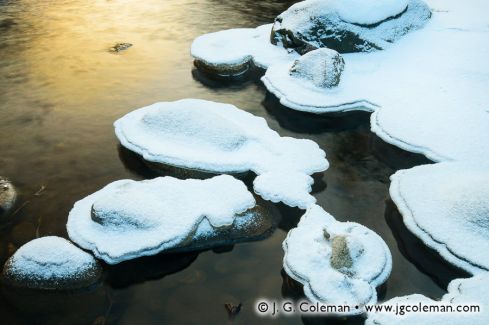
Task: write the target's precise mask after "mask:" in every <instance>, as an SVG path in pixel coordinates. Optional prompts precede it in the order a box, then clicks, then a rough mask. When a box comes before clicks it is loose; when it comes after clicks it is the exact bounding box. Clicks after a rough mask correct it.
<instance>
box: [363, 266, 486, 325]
mask: <svg viewBox="0 0 489 325" xmlns="http://www.w3.org/2000/svg"><path fill="white" fill-rule="evenodd" d="M487 290H489V274H488V273H484V274H481V275H477V276H474V277H472V278H468V279H455V280H453V281H452V282H450V284H449V285H448V293H447V294H445V295H444V296H443V297H442V299H441V301H435V300H433V299H430V298H428V297H425V296H423V295H420V294H413V295H409V296H403V297H396V298H393V299H391V300H388V301H386V302H384V304H385V305H398V306H419V304H420V303H421V304H423V305H427V306H429V305H438V306H439V307H441V306H445V305H447V304H452V305H453V308H455V306H456V305H462V304H465V305H468V304H477V305H480V312H478V313H477V312H476V313H453V312H452V313H450V312H445V313H442V312H440V313H436V314H433V313H422V312H412V313H406V314H405V315H402V316H396V315H395V314H394V313H393V312H392V313H369V314H368V318H367V320H366V321H365V325H390V324H399V325H411V324H416V325H463V324H485V323H486V322H487V319H489V296H488V295H487ZM394 309H395V307H394Z"/></svg>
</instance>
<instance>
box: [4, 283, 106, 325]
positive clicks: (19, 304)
mask: <svg viewBox="0 0 489 325" xmlns="http://www.w3.org/2000/svg"><path fill="white" fill-rule="evenodd" d="M0 300H3V302H2V303H0V306H2V307H5V306H9V307H10V308H9V309H8V310H3V308H1V309H0V311H1V315H2V323H3V324H33V323H35V324H80V325H82V324H104V323H105V322H104V320H105V319H106V317H107V316H108V314H109V313H110V309H111V305H112V299H111V292H110V289H109V288H107V287H105V286H103V285H98V286H96V287H93V288H91V289H87V290H81V291H74V292H70V291H67V292H63V291H55V292H49V291H48V292H46V291H37V290H28V289H14V288H7V287H2V297H1V298H0ZM12 311H14V312H13V313H12ZM111 316H112V317H114V316H115V315H114V313H112V315H111Z"/></svg>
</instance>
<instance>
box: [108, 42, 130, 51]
mask: <svg viewBox="0 0 489 325" xmlns="http://www.w3.org/2000/svg"><path fill="white" fill-rule="evenodd" d="M131 46H132V44H131V43H117V44H115V45H114V46H112V47H111V48H109V51H110V52H115V53H119V52H122V51H125V50H127V49H128V48H130V47H131Z"/></svg>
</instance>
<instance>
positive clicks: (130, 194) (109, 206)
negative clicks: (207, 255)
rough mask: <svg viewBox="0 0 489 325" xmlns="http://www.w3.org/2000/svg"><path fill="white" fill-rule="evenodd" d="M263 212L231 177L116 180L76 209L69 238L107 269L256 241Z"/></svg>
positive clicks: (265, 225)
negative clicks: (163, 254)
mask: <svg viewBox="0 0 489 325" xmlns="http://www.w3.org/2000/svg"><path fill="white" fill-rule="evenodd" d="M273 226H274V224H273V220H272V218H271V216H270V215H269V214H268V212H267V211H266V210H265V209H264V208H263V207H260V206H258V205H257V204H256V201H255V198H254V197H253V195H252V194H251V193H250V192H249V191H248V189H247V188H246V185H245V184H244V183H243V182H242V181H239V180H237V179H235V178H233V177H231V176H228V175H221V176H216V177H214V178H211V179H207V180H196V179H187V180H180V179H177V178H173V177H159V178H155V179H152V180H145V181H139V182H138V181H132V180H120V181H116V182H113V183H111V184H109V185H107V186H106V187H104V188H103V189H101V190H99V191H97V192H95V193H93V194H91V195H89V196H87V197H86V198H84V199H82V200H80V201H78V202H76V203H75V205H74V207H73V209H72V210H71V211H70V214H69V216H68V223H67V230H68V235H69V237H70V238H71V240H73V241H74V242H75V243H77V244H78V245H80V246H81V247H83V248H85V249H88V250H91V251H92V252H93V253H94V254H95V256H97V257H98V258H100V259H103V260H104V261H105V262H107V263H109V264H116V263H119V262H122V261H125V260H129V259H133V258H137V257H140V256H148V255H155V254H157V253H160V252H163V251H185V250H199V249H204V248H210V247H213V246H219V245H226V244H233V243H236V242H240V241H248V240H253V239H257V238H261V237H263V236H265V235H266V234H268V232H269V231H270V230H271V229H272V228H273Z"/></svg>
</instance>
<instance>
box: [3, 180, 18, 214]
mask: <svg viewBox="0 0 489 325" xmlns="http://www.w3.org/2000/svg"><path fill="white" fill-rule="evenodd" d="M16 200H17V191H16V190H15V187H14V186H13V185H12V183H11V182H10V181H9V180H7V179H6V178H3V177H1V176H0V217H3V216H5V215H7V214H8V213H9V211H10V210H11V209H12V207H13V206H14V205H15V201H16Z"/></svg>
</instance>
